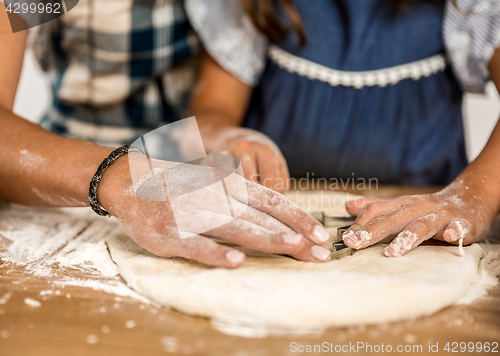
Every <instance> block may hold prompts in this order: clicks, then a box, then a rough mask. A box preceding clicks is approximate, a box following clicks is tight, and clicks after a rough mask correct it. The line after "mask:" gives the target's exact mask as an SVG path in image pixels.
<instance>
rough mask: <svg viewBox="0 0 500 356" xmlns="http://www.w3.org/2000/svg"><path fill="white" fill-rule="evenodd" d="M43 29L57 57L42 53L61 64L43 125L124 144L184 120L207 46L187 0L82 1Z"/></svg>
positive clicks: (41, 35)
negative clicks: (194, 27)
mask: <svg viewBox="0 0 500 356" xmlns="http://www.w3.org/2000/svg"><path fill="white" fill-rule="evenodd" d="M44 26H51V27H52V28H51V30H49V31H47V29H46V28H45V29H44ZM39 27H40V29H39V30H38V31H37V33H36V34H35V43H38V44H42V45H41V46H39V47H43V48H45V51H46V52H48V51H50V53H43V51H42V53H41V54H40V51H36V50H35V53H39V55H38V58H39V59H40V60H41V61H42V62H43V61H44V60H45V61H46V60H47V57H48V56H50V57H52V58H53V59H54V60H53V63H55V65H54V66H53V67H54V69H55V77H54V80H53V85H52V90H53V98H54V99H53V104H52V107H51V108H50V109H49V110H48V112H47V114H46V115H45V117H43V119H42V121H41V125H42V126H43V127H45V128H47V129H48V130H50V131H53V132H56V133H59V134H63V135H66V136H70V137H76V138H81V139H85V140H91V141H94V142H98V143H101V144H106V145H119V144H123V143H130V142H132V141H134V140H135V139H136V138H137V137H138V136H140V135H142V134H144V133H146V132H148V131H151V130H153V129H155V128H156V127H158V126H161V125H164V124H166V123H169V122H172V121H176V120H178V119H180V118H183V115H184V114H185V110H186V107H187V104H188V101H189V94H190V91H191V88H192V87H193V86H194V81H195V79H196V78H195V77H196V69H197V63H198V60H197V57H198V56H196V54H197V53H198V50H199V41H198V39H197V37H196V35H195V33H194V31H193V30H192V29H191V27H190V25H189V23H188V21H187V19H186V15H185V11H184V7H183V3H182V1H181V0H80V1H79V3H78V5H76V6H75V7H74V8H73V9H72V10H71V11H69V12H68V13H66V14H65V15H63V16H62V17H60V18H58V19H57V20H54V21H51V22H50V23H48V24H46V25H42V26H39ZM47 48H50V49H49V50H48V51H47Z"/></svg>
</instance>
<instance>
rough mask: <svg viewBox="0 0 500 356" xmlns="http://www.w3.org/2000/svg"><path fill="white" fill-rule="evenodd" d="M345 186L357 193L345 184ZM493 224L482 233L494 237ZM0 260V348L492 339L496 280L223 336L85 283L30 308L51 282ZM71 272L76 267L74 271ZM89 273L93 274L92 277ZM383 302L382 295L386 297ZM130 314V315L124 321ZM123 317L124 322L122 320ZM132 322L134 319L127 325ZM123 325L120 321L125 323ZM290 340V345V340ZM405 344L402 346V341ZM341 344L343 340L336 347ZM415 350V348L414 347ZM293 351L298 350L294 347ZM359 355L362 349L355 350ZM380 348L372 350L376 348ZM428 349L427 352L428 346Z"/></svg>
mask: <svg viewBox="0 0 500 356" xmlns="http://www.w3.org/2000/svg"><path fill="white" fill-rule="evenodd" d="M435 190H436V188H432V187H431V188H429V187H427V188H418V187H413V188H409V187H405V188H398V187H379V189H377V190H374V191H370V192H369V193H368V194H366V192H363V193H365V194H366V195H370V196H375V197H381V198H392V197H395V196H399V195H403V194H416V193H427V192H432V191H435ZM351 192H352V193H360V192H357V191H355V190H354V191H353V190H351ZM499 232H500V223H497V228H495V229H494V230H493V231H492V232H491V233H490V237H489V238H490V239H494V238H498V237H499V236H500V233H499ZM1 263H2V262H1V261H0V298H1V297H2V296H3V295H4V294H5V293H7V292H11V293H12V297H11V298H10V300H9V301H8V302H7V303H6V304H4V305H2V304H0V355H2V356H4V355H5V356H7V355H16V356H19V355H29V356H34V355H50V356H58V355H73V356H77V355H90V354H92V355H120V356H125V355H164V354H179V355H180V354H185V355H214V356H220V355H235V356H236V355H238V356H244V355H249V356H250V355H251V356H257V355H288V354H307V355H314V354H333V353H335V352H331V353H329V352H325V351H326V350H324V351H323V352H319V351H318V348H316V351H317V352H309V353H305V352H304V353H300V352H292V351H293V350H294V348H293V347H294V346H296V347H297V348H298V346H299V345H303V346H304V347H306V345H312V346H314V345H323V346H324V347H325V345H327V344H328V347H333V350H335V346H337V347H340V346H343V345H349V343H351V344H356V343H358V342H363V343H368V344H369V345H371V346H372V347H375V345H379V347H380V345H382V344H383V345H384V347H385V348H386V347H387V345H391V346H392V347H393V350H395V349H396V347H397V346H398V345H402V346H403V347H404V346H407V347H418V345H422V347H423V349H422V352H420V353H421V354H428V353H429V352H428V347H429V344H432V345H435V344H436V343H438V345H439V351H440V352H439V354H448V352H445V351H444V350H443V349H444V347H445V345H446V343H448V342H450V343H451V342H490V343H491V342H494V341H496V342H499V341H500V287H499V286H497V287H495V288H493V289H491V290H490V291H489V295H488V297H487V298H483V299H481V300H479V301H477V302H475V303H473V304H472V305H468V306H464V305H460V306H453V307H450V308H447V309H445V310H443V311H441V312H439V313H437V314H435V315H433V316H430V317H426V318H421V319H418V320H416V321H409V322H401V323H392V324H388V325H382V326H368V327H359V328H348V329H331V330H328V331H326V332H324V333H322V334H312V335H285V336H273V337H266V338H257V339H255V338H254V339H252V338H244V337H240V336H229V335H226V334H223V333H221V332H218V331H216V330H215V329H213V328H212V326H211V324H210V321H209V320H206V319H203V318H197V317H190V316H186V315H183V314H180V313H178V312H175V311H172V310H168V309H165V308H159V307H155V306H152V305H150V304H147V305H146V304H143V303H141V302H140V301H137V300H136V299H132V298H128V297H127V298H125V297H118V298H117V297H116V296H114V295H112V294H108V293H104V292H102V291H95V290H92V289H89V288H82V287H70V286H66V287H64V288H60V289H59V290H60V294H59V295H55V294H54V295H49V296H45V300H43V307H40V308H33V307H30V306H29V305H26V304H25V302H24V299H25V298H26V297H31V298H34V299H40V295H39V292H40V291H42V290H45V289H51V288H53V287H52V284H51V283H52V282H53V281H51V280H50V279H48V278H41V277H34V276H26V275H25V274H23V273H22V271H19V270H15V269H14V270H13V269H12V267H10V268H7V267H6V266H5V265H2V264H1ZM74 273H77V272H74ZM92 278H96V277H95V276H93V277H92ZM387 302H388V303H390V302H391V301H390V299H389V298H388V300H387ZM131 321H134V322H135V323H134V322H131ZM127 322H128V323H127ZM134 324H135V325H134ZM127 326H128V327H127ZM292 343H296V344H292ZM408 345H409V346H408ZM344 350H346V349H345V346H344ZM415 350H417V349H415ZM297 351H298V349H297ZM359 353H360V354H364V353H363V352H359ZM379 354H380V353H379ZM434 354H435V353H434Z"/></svg>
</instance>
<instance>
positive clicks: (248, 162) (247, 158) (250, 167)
mask: <svg viewBox="0 0 500 356" xmlns="http://www.w3.org/2000/svg"><path fill="white" fill-rule="evenodd" d="M238 157H239V158H240V162H241V167H242V169H243V174H244V175H245V178H246V179H248V180H249V181H252V182H258V181H259V174H258V172H257V162H256V160H255V158H254V157H253V156H251V155H250V154H248V153H241V154H240V155H238Z"/></svg>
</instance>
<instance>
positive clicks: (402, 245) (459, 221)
mask: <svg viewBox="0 0 500 356" xmlns="http://www.w3.org/2000/svg"><path fill="white" fill-rule="evenodd" d="M347 210H348V211H349V213H351V214H352V215H357V218H356V221H355V222H354V224H353V225H352V226H351V228H349V229H348V230H347V231H346V232H345V233H344V235H343V239H344V242H345V244H346V245H348V246H350V247H353V248H356V249H362V248H365V247H368V246H370V245H373V244H375V243H377V242H379V241H381V240H383V239H384V238H385V237H387V236H389V235H392V234H398V235H397V237H396V238H395V239H394V240H393V241H392V242H391V243H390V244H389V245H388V246H387V247H386V248H385V255H386V256H388V257H399V256H402V255H404V254H406V253H407V252H408V251H410V250H412V249H413V248H415V247H417V246H418V245H420V244H421V243H422V242H423V241H425V240H428V239H430V238H435V239H438V240H444V241H447V242H449V243H452V244H458V243H459V240H460V239H462V238H463V243H465V244H471V243H473V242H477V241H480V240H481V239H482V238H483V237H484V236H485V235H486V233H487V232H488V230H489V228H490V226H491V224H492V222H493V220H494V219H495V216H496V215H497V214H498V209H497V208H496V207H495V206H494V205H492V204H490V203H489V202H488V201H487V199H485V198H483V197H482V196H481V195H480V194H479V193H478V191H476V190H475V189H472V187H471V188H469V187H468V186H467V185H466V184H465V182H464V181H463V180H457V181H456V182H455V183H453V184H452V185H450V186H448V187H447V188H445V189H444V190H442V191H440V192H438V193H435V194H426V195H414V196H403V197H399V198H396V199H393V200H389V201H377V200H376V199H366V200H365V201H363V200H361V201H351V202H349V203H347Z"/></svg>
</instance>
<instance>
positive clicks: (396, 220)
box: [342, 203, 422, 249]
mask: <svg viewBox="0 0 500 356" xmlns="http://www.w3.org/2000/svg"><path fill="white" fill-rule="evenodd" d="M395 204H396V203H395ZM398 204H399V203H398ZM368 213H370V212H368ZM421 216H422V212H421V211H420V209H416V208H415V207H414V206H410V205H403V206H401V207H399V208H396V209H394V210H390V211H389V212H387V213H385V214H381V215H379V216H377V217H376V218H375V219H373V220H371V221H369V222H368V223H367V224H366V225H364V226H363V227H362V228H361V227H360V226H359V225H358V226H354V229H353V226H351V228H350V229H349V230H350V231H349V230H348V231H346V232H345V233H344V235H343V236H342V238H343V240H344V243H345V244H346V245H348V246H350V247H353V248H356V249H361V248H365V247H368V246H370V245H373V244H374V243H377V242H379V241H381V240H383V239H384V238H386V237H387V236H389V235H392V234H396V233H399V232H400V231H402V230H403V229H404V228H406V227H407V226H408V225H409V224H410V223H412V222H413V221H415V220H417V219H418V218H420V217H421ZM363 222H364V221H363ZM355 224H356V222H355Z"/></svg>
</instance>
